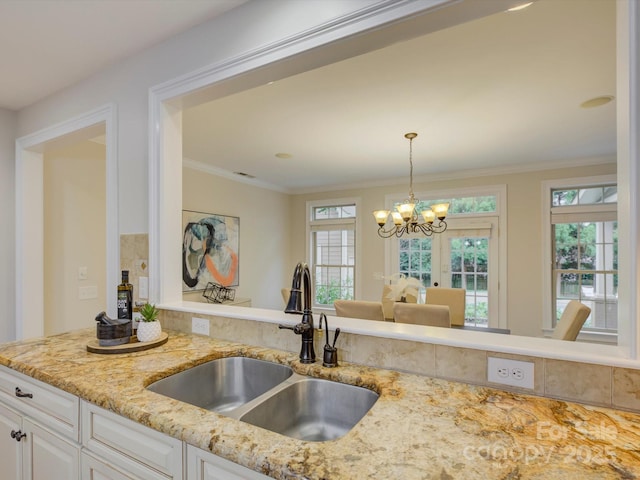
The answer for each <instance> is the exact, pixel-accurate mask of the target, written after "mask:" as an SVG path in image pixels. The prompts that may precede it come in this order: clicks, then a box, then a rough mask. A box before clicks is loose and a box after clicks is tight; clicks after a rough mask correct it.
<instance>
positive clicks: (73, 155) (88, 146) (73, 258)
mask: <svg viewBox="0 0 640 480" xmlns="http://www.w3.org/2000/svg"><path fill="white" fill-rule="evenodd" d="M43 163H44V232H43V235H44V238H45V242H44V258H45V264H44V285H45V287H44V332H45V334H46V335H51V334H55V333H60V332H64V331H68V330H73V329H77V328H85V327H89V326H91V325H93V324H94V323H95V321H94V318H95V316H96V314H97V313H98V312H100V311H102V310H106V300H105V291H106V285H105V279H106V265H105V258H106V240H105V239H106V231H105V224H106V211H105V209H106V188H105V185H106V178H105V146H104V145H101V144H98V143H93V142H88V141H85V142H81V143H78V144H75V145H73V146H70V147H66V148H64V149H60V150H54V151H51V152H46V153H45V155H44V162H43ZM79 267H87V274H88V276H87V279H86V280H80V279H79V278H78V268H79ZM93 286H95V287H96V289H97V298H94V299H88V300H80V299H79V298H78V294H79V288H82V287H93ZM27 295H28V292H27ZM114 301H115V300H114Z"/></svg>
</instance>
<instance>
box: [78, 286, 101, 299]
mask: <svg viewBox="0 0 640 480" xmlns="http://www.w3.org/2000/svg"><path fill="white" fill-rule="evenodd" d="M92 298H98V287H96V286H95V285H91V286H88V287H78V300H91V299H92Z"/></svg>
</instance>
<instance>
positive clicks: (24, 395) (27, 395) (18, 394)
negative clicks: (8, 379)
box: [16, 387, 33, 398]
mask: <svg viewBox="0 0 640 480" xmlns="http://www.w3.org/2000/svg"><path fill="white" fill-rule="evenodd" d="M16 397H20V398H33V393H24V392H23V391H22V390H20V387H16Z"/></svg>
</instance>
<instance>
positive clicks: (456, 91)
mask: <svg viewBox="0 0 640 480" xmlns="http://www.w3.org/2000/svg"><path fill="white" fill-rule="evenodd" d="M615 41H616V39H615V2H610V1H605V0H594V1H589V2H585V1H582V0H563V1H557V0H540V1H538V2H535V3H534V4H533V5H531V6H530V7H529V8H526V9H524V10H521V11H519V12H511V13H499V14H495V15H491V16H488V17H485V18H482V19H479V20H474V21H471V22H468V23H465V24H461V25H457V26H454V27H450V28H446V29H444V30H439V31H436V32H435V33H431V34H428V35H425V36H423V37H420V38H415V39H412V40H409V41H404V42H401V43H396V44H394V45H391V46H389V47H386V48H384V49H380V50H377V51H373V52H370V53H367V54H364V55H361V56H358V57H354V58H351V59H348V60H344V61H341V62H338V63H335V64H332V65H328V66H325V67H322V68H318V69H315V70H312V71H309V72H306V73H302V74H299V75H295V76H292V77H289V78H285V79H281V80H278V81H275V82H273V83H272V84H268V85H263V86H260V87H257V88H253V89H251V90H247V91H244V92H241V93H237V94H234V95H229V96H226V97H223V98H220V99H217V100H214V101H212V102H209V103H207V104H203V105H200V106H197V107H193V108H190V109H188V110H185V112H184V117H183V131H184V138H183V153H184V156H185V158H186V159H187V161H188V162H189V163H190V164H191V165H196V166H198V168H205V169H210V170H211V171H215V172H242V173H245V174H248V175H251V176H254V177H255V180H254V182H259V183H260V184H262V185H267V186H272V187H273V188H276V189H280V190H282V191H287V192H292V193H295V192H301V191H310V190H314V189H315V190H319V189H326V188H329V187H328V186H332V187H331V188H333V187H336V186H339V185H344V186H347V185H351V186H353V185H360V184H368V185H371V184H376V182H377V183H378V184H384V183H385V182H387V183H388V182H389V179H394V180H395V181H397V180H398V179H399V178H401V177H405V178H406V177H407V175H408V171H409V162H408V152H409V144H408V141H407V140H406V139H405V138H404V134H405V133H406V132H411V131H414V132H417V133H418V137H417V138H416V139H415V140H414V144H413V151H414V154H413V160H414V175H415V176H417V177H419V178H423V177H424V176H427V178H428V176H429V175H435V176H443V175H451V172H461V171H466V172H467V173H468V172H486V171H487V169H488V170H491V169H501V170H513V169H514V168H516V169H518V168H529V169H531V168H540V167H542V166H545V165H546V166H559V165H561V164H565V163H572V162H574V161H576V160H577V159H588V160H590V161H597V159H598V158H605V159H606V160H607V161H614V160H615V153H616V128H615V118H616V112H615V100H614V101H612V102H610V103H608V104H606V105H603V106H600V107H596V108H581V104H582V103H583V102H585V101H586V100H589V99H592V98H594V97H599V96H604V95H611V96H615V86H616V78H615V68H616V63H615V62H616V59H615ZM277 153H285V154H289V155H291V158H278V157H276V156H275V155H276V154H277ZM236 178H239V177H236Z"/></svg>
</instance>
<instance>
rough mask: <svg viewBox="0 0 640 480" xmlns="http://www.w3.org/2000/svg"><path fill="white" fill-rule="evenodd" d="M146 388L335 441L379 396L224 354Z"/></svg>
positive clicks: (303, 436)
mask: <svg viewBox="0 0 640 480" xmlns="http://www.w3.org/2000/svg"><path fill="white" fill-rule="evenodd" d="M147 388H148V389H149V390H150V391H152V392H156V393H159V394H161V395H165V396H167V397H171V398H173V399H175V400H179V401H182V402H186V403H189V404H191V405H195V406H198V407H201V408H204V409H207V410H211V411H215V412H218V413H220V414H223V415H225V416H228V417H232V418H235V419H238V420H240V421H243V422H246V423H250V424H251V425H255V426H257V427H261V428H264V429H266V430H270V431H272V432H276V433H280V434H282V435H287V436H289V437H293V438H297V439H300V440H307V441H314V442H323V441H327V440H334V439H336V438H339V437H341V436H343V435H344V434H346V433H347V432H348V431H349V430H351V429H352V428H353V427H354V426H355V425H356V424H357V423H358V422H359V421H360V419H361V418H362V417H363V416H364V415H365V414H366V413H367V412H368V411H369V409H370V408H371V407H372V406H373V405H374V403H376V401H377V400H378V394H377V393H376V392H373V391H371V390H368V389H366V388H362V387H356V386H353V385H347V384H344V383H339V382H333V381H331V380H322V379H318V378H312V377H306V376H304V375H299V374H297V373H294V371H293V370H292V369H291V368H290V367H288V366H286V365H280V364H277V363H271V362H267V361H264V360H257V359H254V358H248V357H226V358H220V359H217V360H212V361H210V362H207V363H204V364H202V365H198V366H197V367H193V368H190V369H188V370H185V371H183V372H179V373H176V374H174V375H171V376H169V377H166V378H163V379H161V380H158V381H157V382H155V383H152V384H151V385H149V386H148V387H147Z"/></svg>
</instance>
